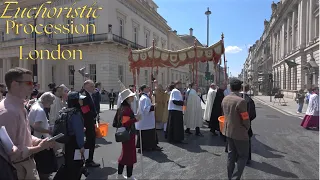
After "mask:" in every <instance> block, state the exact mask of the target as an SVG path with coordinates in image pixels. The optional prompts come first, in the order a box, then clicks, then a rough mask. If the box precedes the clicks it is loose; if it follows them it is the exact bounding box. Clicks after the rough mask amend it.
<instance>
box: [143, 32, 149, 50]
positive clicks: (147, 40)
mask: <svg viewBox="0 0 320 180" xmlns="http://www.w3.org/2000/svg"><path fill="white" fill-rule="evenodd" d="M144 37H145V43H146V47H149V41H150V40H149V37H150V35H149V32H146V33H145V35H144Z"/></svg>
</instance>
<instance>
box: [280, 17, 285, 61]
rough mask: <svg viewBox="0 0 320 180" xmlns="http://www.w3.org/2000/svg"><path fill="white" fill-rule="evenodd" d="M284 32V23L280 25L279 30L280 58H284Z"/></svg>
mask: <svg viewBox="0 0 320 180" xmlns="http://www.w3.org/2000/svg"><path fill="white" fill-rule="evenodd" d="M284 32H285V22H283V23H282V28H281V40H280V41H281V42H280V44H281V58H283V57H284V54H285V52H284V50H285V49H284V45H285V43H284V42H285V38H284Z"/></svg>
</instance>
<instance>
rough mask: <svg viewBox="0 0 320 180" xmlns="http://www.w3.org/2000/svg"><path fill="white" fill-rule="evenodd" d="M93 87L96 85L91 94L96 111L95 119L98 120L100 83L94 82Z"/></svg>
mask: <svg viewBox="0 0 320 180" xmlns="http://www.w3.org/2000/svg"><path fill="white" fill-rule="evenodd" d="M95 87H96V89H95V90H94V93H93V94H92V97H93V101H94V105H95V107H96V111H97V113H98V118H97V120H98V122H99V113H100V102H101V94H100V89H101V83H100V82H96V84H95ZM99 123H100V122H99Z"/></svg>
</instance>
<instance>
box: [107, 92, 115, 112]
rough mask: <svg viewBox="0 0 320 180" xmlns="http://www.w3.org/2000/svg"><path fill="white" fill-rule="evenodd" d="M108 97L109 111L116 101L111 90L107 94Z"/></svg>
mask: <svg viewBox="0 0 320 180" xmlns="http://www.w3.org/2000/svg"><path fill="white" fill-rule="evenodd" d="M108 97H109V102H110V104H109V109H110V110H113V107H114V101H115V100H116V97H117V95H116V93H114V92H113V89H111V92H110V93H109V94H108Z"/></svg>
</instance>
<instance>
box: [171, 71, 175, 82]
mask: <svg viewBox="0 0 320 180" xmlns="http://www.w3.org/2000/svg"><path fill="white" fill-rule="evenodd" d="M171 81H172V82H173V81H174V76H173V73H171Z"/></svg>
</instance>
